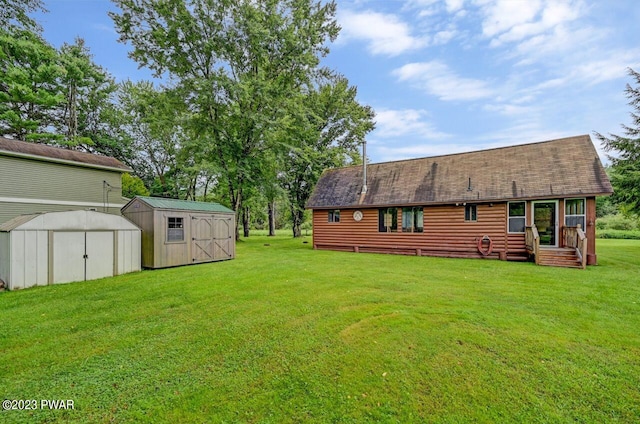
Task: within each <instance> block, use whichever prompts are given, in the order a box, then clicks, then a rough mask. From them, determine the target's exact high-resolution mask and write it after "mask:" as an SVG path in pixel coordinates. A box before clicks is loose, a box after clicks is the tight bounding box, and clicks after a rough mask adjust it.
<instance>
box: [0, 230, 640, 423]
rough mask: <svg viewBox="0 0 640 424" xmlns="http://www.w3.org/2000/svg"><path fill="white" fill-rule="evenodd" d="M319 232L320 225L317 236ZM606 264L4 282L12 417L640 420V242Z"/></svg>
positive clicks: (241, 248)
mask: <svg viewBox="0 0 640 424" xmlns="http://www.w3.org/2000/svg"><path fill="white" fill-rule="evenodd" d="M310 240H311V239H310V238H306V239H304V241H308V242H310ZM598 254H599V256H598V259H599V263H600V265H599V266H596V267H589V268H588V269H587V270H573V269H559V268H546V267H537V266H535V265H533V264H530V263H508V262H500V261H489V260H462V259H440V258H426V257H404V256H394V255H375V254H354V253H341V252H328V251H314V250H312V248H311V244H310V243H306V244H305V243H303V241H302V240H299V239H298V240H294V239H291V238H290V237H284V236H281V237H277V238H268V237H264V236H260V237H251V238H249V239H247V240H244V241H242V242H239V243H238V246H237V259H235V260H233V261H227V262H219V263H211V264H203V265H196V266H186V267H180V268H172V269H166V270H156V271H144V272H141V273H136V274H130V275H124V276H119V277H116V278H109V279H103V280H97V281H89V282H84V283H73V284H68V285H57V286H50V287H43V288H36V289H28V290H23V291H16V292H5V293H1V294H0V321H1V322H2V326H1V328H0V398H2V399H36V400H37V401H38V405H39V402H40V400H42V399H72V400H73V401H74V406H75V409H74V410H35V411H2V412H0V421H1V422H11V423H16V422H79V423H87V422H92V423H107V422H116V423H121V422H172V423H174V422H175V423H183V422H199V423H204V422H228V423H235V422H249V423H254V422H255V423H290V422H291V423H293V422H296V423H297V422H317V423H325V422H337V423H342V422H345V423H349V422H358V423H360V422H400V423H407V422H438V423H448V422H449V423H460V422H486V423H493V422H527V423H536V422H540V423H543V422H544V423H549V422H551V423H554V422H585V423H586V422H594V423H604V422H621V423H625V422H629V423H630V422H637V420H638V419H639V417H640V389H639V387H640V242H639V241H633V240H598Z"/></svg>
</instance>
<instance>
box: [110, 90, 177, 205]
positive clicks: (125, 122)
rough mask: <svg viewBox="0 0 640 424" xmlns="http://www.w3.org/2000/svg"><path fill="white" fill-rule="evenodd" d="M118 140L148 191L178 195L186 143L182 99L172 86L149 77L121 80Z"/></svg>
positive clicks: (162, 194)
mask: <svg viewBox="0 0 640 424" xmlns="http://www.w3.org/2000/svg"><path fill="white" fill-rule="evenodd" d="M118 107H119V109H120V117H119V120H120V124H121V127H120V128H121V130H122V131H123V132H124V133H125V135H123V136H122V140H121V143H122V144H124V145H126V148H125V149H126V151H127V153H128V154H129V155H131V156H130V157H129V158H128V163H129V165H130V166H131V167H132V168H133V169H134V170H135V171H136V174H137V175H138V176H139V177H140V178H142V179H143V181H145V184H146V185H147V186H148V187H149V188H150V189H151V194H153V195H156V196H164V197H176V198H178V197H181V191H182V188H184V187H181V185H180V180H181V177H182V175H181V173H182V169H183V168H184V166H183V165H182V164H181V163H180V162H179V160H180V158H181V157H182V156H181V154H180V151H181V149H182V148H183V146H184V144H185V139H186V135H185V130H184V125H183V119H184V113H185V112H184V103H183V102H182V100H181V99H180V96H179V95H178V94H177V93H176V92H175V91H173V90H169V89H162V88H156V87H155V86H154V85H153V83H151V82H149V81H138V82H131V81H125V82H124V83H122V84H121V87H120V90H119V94H118Z"/></svg>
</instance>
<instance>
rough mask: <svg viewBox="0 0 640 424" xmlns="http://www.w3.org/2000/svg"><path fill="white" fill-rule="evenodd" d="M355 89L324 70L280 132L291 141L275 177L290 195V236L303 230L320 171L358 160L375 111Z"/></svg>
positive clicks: (345, 81) (344, 79)
mask: <svg viewBox="0 0 640 424" xmlns="http://www.w3.org/2000/svg"><path fill="white" fill-rule="evenodd" d="M356 95H357V90H356V88H355V87H352V86H349V82H348V81H347V79H346V78H344V77H342V76H338V75H332V74H330V73H329V74H327V75H326V76H325V77H324V78H323V79H322V80H320V82H319V83H318V84H317V85H316V86H312V87H311V88H310V89H309V91H308V92H307V93H305V94H303V95H302V96H301V97H300V101H301V102H300V109H299V113H298V114H297V115H296V116H295V118H294V119H295V121H294V122H293V123H292V125H291V127H290V128H286V130H285V131H282V132H281V133H280V134H279V136H280V137H282V139H285V140H287V141H288V143H290V145H291V146H292V147H293V148H292V149H291V150H290V151H289V152H287V153H286V154H284V155H283V156H282V165H281V171H280V173H279V180H280V184H281V186H282V187H283V189H284V190H285V191H286V192H287V196H288V199H289V205H290V208H291V221H292V224H293V225H292V229H293V236H294V237H300V236H301V235H302V232H301V226H302V224H303V223H304V217H305V215H304V211H305V205H306V203H307V201H308V200H309V197H310V196H311V192H312V190H313V187H314V186H315V185H316V183H317V182H318V179H319V178H320V175H321V174H322V172H323V171H324V170H325V169H327V168H333V167H339V166H344V165H346V164H347V163H358V162H359V161H360V160H361V157H360V153H359V147H360V146H361V145H362V143H364V141H365V136H366V134H367V133H368V132H370V131H371V130H373V128H374V123H373V116H374V114H373V111H372V109H371V108H369V107H368V106H363V105H361V104H360V103H358V101H357V100H356Z"/></svg>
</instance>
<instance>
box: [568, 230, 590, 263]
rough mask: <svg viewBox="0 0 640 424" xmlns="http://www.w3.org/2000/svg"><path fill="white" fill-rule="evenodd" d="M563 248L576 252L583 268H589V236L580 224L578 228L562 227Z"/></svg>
mask: <svg viewBox="0 0 640 424" xmlns="http://www.w3.org/2000/svg"><path fill="white" fill-rule="evenodd" d="M562 241H563V246H565V247H571V248H573V249H575V250H576V255H578V258H579V259H580V263H581V264H582V268H583V269H584V268H586V266H587V236H586V235H585V233H584V231H583V230H582V228H581V226H580V224H578V226H577V227H562Z"/></svg>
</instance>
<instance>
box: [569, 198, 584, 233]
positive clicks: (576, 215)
mask: <svg viewBox="0 0 640 424" xmlns="http://www.w3.org/2000/svg"><path fill="white" fill-rule="evenodd" d="M570 200H582V210H583V212H584V213H580V214H568V213H567V202H568V201H570ZM578 216H581V217H582V222H583V223H584V224H582V225H581V227H580V228H582V229H583V230H584V229H585V226H586V225H587V198H586V197H573V198H571V199H564V226H565V227H568V225H567V218H568V217H578Z"/></svg>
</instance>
